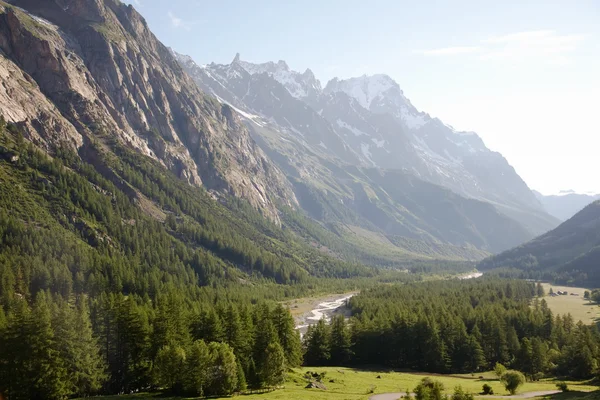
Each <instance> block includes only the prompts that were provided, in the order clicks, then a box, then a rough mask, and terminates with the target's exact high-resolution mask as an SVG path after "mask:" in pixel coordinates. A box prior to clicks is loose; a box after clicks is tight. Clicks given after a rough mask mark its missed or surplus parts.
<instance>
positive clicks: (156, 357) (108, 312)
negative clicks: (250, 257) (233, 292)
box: [0, 290, 302, 399]
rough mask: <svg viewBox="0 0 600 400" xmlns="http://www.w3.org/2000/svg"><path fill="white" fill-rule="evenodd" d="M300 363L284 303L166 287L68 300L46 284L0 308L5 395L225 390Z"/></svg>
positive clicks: (274, 381)
mask: <svg viewBox="0 0 600 400" xmlns="http://www.w3.org/2000/svg"><path fill="white" fill-rule="evenodd" d="M301 363H302V348H301V343H300V337H299V334H298V332H297V331H296V330H295V327H294V321H293V318H292V316H291V314H290V313H289V312H288V310H286V309H284V308H283V307H282V306H281V305H277V306H269V305H267V304H266V303H262V304H258V305H254V306H245V305H239V304H234V303H217V304H216V305H213V306H210V305H207V304H206V303H201V302H190V301H189V300H188V299H186V298H184V297H183V296H182V295H180V294H178V293H177V292H176V291H175V290H172V291H170V292H168V293H166V294H161V295H159V296H158V297H157V298H156V300H155V301H151V300H150V299H149V298H148V297H139V296H136V295H130V296H125V295H122V294H102V295H100V296H98V297H96V298H89V297H87V296H84V295H82V296H77V297H76V298H74V299H73V301H67V300H65V299H64V298H63V297H62V296H60V295H53V294H51V293H49V292H47V291H41V292H39V293H38V294H37V296H36V298H35V300H34V302H33V304H32V305H31V306H29V305H28V303H27V302H26V301H25V300H15V301H14V303H13V305H12V307H10V308H9V311H8V313H6V312H5V311H4V310H3V309H2V308H0V393H3V394H5V395H6V396H7V397H8V398H9V399H35V398H44V399H62V398H66V397H69V396H89V395H94V394H100V393H102V394H122V393H134V392H139V391H143V390H166V391H168V392H170V393H174V394H180V395H189V396H210V395H229V394H231V393H234V392H238V391H244V390H246V388H254V389H260V388H269V387H276V386H278V385H280V384H282V383H283V381H284V373H285V371H286V370H287V368H291V367H297V366H299V365H300V364H301Z"/></svg>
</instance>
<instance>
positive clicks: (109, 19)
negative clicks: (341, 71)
mask: <svg viewBox="0 0 600 400" xmlns="http://www.w3.org/2000/svg"><path fill="white" fill-rule="evenodd" d="M153 1H155V0H143V1H133V2H121V1H119V0H44V1H41V0H0V399H2V400H29V399H48V400H66V399H85V398H98V399H150V398H157V399H158V398H164V399H186V398H188V399H192V398H194V399H199V398H215V399H218V398H230V397H231V396H236V395H245V396H248V398H250V399H292V400H293V399H315V400H316V399H330V398H331V399H340V400H341V399H357V400H358V399H370V400H392V399H396V398H398V397H400V396H401V394H402V393H413V392H414V395H413V394H410V395H408V396H407V398H406V400H409V399H410V400H412V399H414V400H449V399H451V400H473V398H474V397H478V398H485V397H488V398H490V399H492V398H493V399H495V398H533V397H540V398H541V397H544V398H547V397H550V398H551V399H553V400H570V399H571V398H573V399H575V398H582V399H590V400H591V398H592V397H593V396H596V395H597V392H596V393H591V394H589V395H588V393H590V392H593V391H595V390H596V389H597V386H598V382H597V376H598V372H599V366H600V332H599V331H598V326H597V323H598V321H599V318H600V308H599V306H598V304H593V305H592V304H589V302H588V301H587V300H584V299H583V292H584V289H581V288H577V287H574V286H576V285H577V286H581V287H588V288H590V289H593V288H594V287H600V270H598V268H597V267H598V259H599V257H600V201H595V202H594V201H593V200H594V198H593V197H592V196H587V195H586V196H579V195H573V196H570V197H568V198H567V197H564V198H560V199H558V198H554V197H551V196H543V195H540V193H538V192H534V191H533V190H532V189H531V188H530V186H529V185H528V183H526V182H525V180H524V179H523V178H522V177H521V175H519V173H518V172H517V170H516V169H515V168H514V167H513V165H512V164H511V163H510V162H509V160H508V159H507V158H505V156H504V155H503V154H501V153H499V152H497V151H495V150H492V148H491V147H488V146H487V145H486V143H485V142H484V140H483V139H482V136H480V135H479V134H478V133H476V132H472V131H465V130H459V129H455V128H454V127H452V126H451V125H449V124H448V123H447V122H445V121H442V120H441V119H439V118H437V117H434V116H432V115H430V114H429V113H428V111H426V110H421V109H419V108H417V107H416V106H415V105H414V104H413V102H412V101H411V100H410V99H409V97H408V95H409V94H408V93H406V94H405V92H404V90H403V89H402V88H401V86H400V84H399V83H398V82H397V81H396V80H395V79H394V78H392V75H393V76H398V75H397V74H396V73H394V71H388V73H390V74H392V75H388V74H386V73H384V72H385V71H379V72H378V73H372V74H362V75H361V74H348V75H344V76H345V77H344V78H340V77H335V76H328V80H327V82H326V81H320V80H319V79H318V78H317V76H316V75H315V73H314V72H313V71H312V70H311V69H306V70H305V71H304V72H299V71H296V70H294V69H293V68H291V67H290V66H289V65H288V63H287V62H286V61H284V60H279V61H277V62H273V61H266V62H250V61H247V60H246V59H243V58H242V57H241V56H240V54H239V53H238V54H236V55H235V57H234V58H233V60H232V61H231V62H230V63H229V64H222V63H216V62H212V61H210V62H209V63H207V64H201V63H199V62H197V60H195V59H194V58H193V57H191V56H187V55H183V54H181V53H178V52H177V50H176V47H177V48H178V47H179V46H176V47H173V48H171V47H167V46H166V45H165V44H163V42H162V40H163V38H165V37H168V38H170V39H169V42H170V43H171V44H177V43H180V44H181V45H182V47H185V46H183V44H184V43H187V46H188V48H189V46H190V43H191V42H194V43H192V44H193V45H194V46H198V49H199V48H201V47H202V46H206V45H207V44H216V41H217V40H222V39H219V38H226V37H228V36H227V35H226V33H227V32H229V31H230V30H232V31H234V30H235V29H241V27H242V26H245V25H244V24H240V26H237V24H233V23H229V22H228V23H227V24H224V25H223V26H222V27H219V30H218V32H216V31H210V30H203V32H202V33H201V34H200V32H194V34H193V35H192V34H191V31H192V30H193V27H194V26H195V23H191V22H186V21H185V19H184V18H181V17H177V16H175V14H174V13H173V11H172V10H171V9H170V8H171V7H173V8H174V7H176V6H178V5H177V4H176V3H177V2H173V3H172V4H169V5H166V6H165V5H164V4H161V5H160V11H161V18H162V20H161V22H162V23H161V25H160V26H159V29H157V30H156V32H157V34H160V36H161V38H160V39H159V37H158V36H157V35H155V32H154V31H153V30H152V29H151V27H156V25H155V24H154V23H149V22H147V21H146V19H145V17H144V15H145V13H146V12H148V11H149V10H150V9H152V7H153V5H152V2H153ZM184 3H185V2H184ZM187 3H189V2H187ZM180 5H181V4H179V6H180ZM286 5H287V6H289V4H287V3H285V2H284V3H281V6H286ZM154 6H156V4H154ZM221 6H222V5H221V4H220V3H218V4H217V3H215V4H210V5H208V4H207V5H203V6H202V7H197V8H199V9H201V12H202V13H206V16H205V15H204V14H203V15H202V21H204V22H203V23H202V25H204V24H205V23H208V19H210V18H209V15H210V12H211V11H213V10H219V7H221ZM242 6H243V4H242V3H240V4H239V5H237V6H236V7H242ZM257 7H258V6H257ZM274 8H275V7H274ZM196 12H199V11H198V10H196V9H194V10H193V12H192V11H190V17H191V14H193V13H196ZM143 14H144V15H143ZM225 14H227V15H228V16H230V17H231V18H235V17H236V16H235V15H233V14H230V13H225ZM213 17H215V18H216V17H218V16H216V15H213ZM280 19H281V20H282V21H283V20H285V19H283V18H280V17H277V21H279V20H280ZM198 21H200V19H198ZM246 22H248V21H246ZM251 22H252V21H251ZM271 22H272V21H271ZM234 25H235V26H234ZM291 25H293V24H290V26H291ZM394 25H397V24H394ZM303 26H304V25H303ZM166 27H169V28H170V29H171V31H169V32H168V33H165V30H164V29H163V28H166ZM256 28H257V26H254V27H253V29H252V32H254V31H255V30H256ZM303 29H304V28H303ZM304 30H305V29H304ZM186 33H188V34H186ZM246 33H248V34H249V33H251V32H246ZM304 33H306V32H304V31H303V34H304ZM177 35H185V36H187V38H186V40H182V41H177V40H174V39H173V38H175V37H177ZM241 36H242V35H239V34H238V38H236V41H237V40H239V37H241ZM243 36H245V34H244V35H243ZM281 36H282V37H285V35H283V34H282V35H281ZM232 37H233V36H232ZM180 38H181V37H180ZM190 38H192V39H193V40H192V41H190V40H189V39H190ZM273 39H275V38H273ZM225 40H227V41H228V40H229V39H225ZM511 40H512V39H511ZM173 42H175V43H173ZM242 42H243V41H240V43H242ZM270 42H271V39H270V40H261V42H260V47H261V48H262V46H263V45H264V46H267V45H268V43H270ZM501 42H502V41H501ZM165 43H166V42H165ZM482 43H483V42H482ZM256 46H257V47H258V45H256ZM286 46H287V43H286ZM217 47H218V48H219V51H218V52H214V49H213V52H212V53H211V52H207V53H206V55H203V57H204V56H206V57H208V56H211V57H212V56H216V55H217V53H218V54H220V55H221V56H222V55H223V54H225V53H228V52H229V51H230V48H229V47H227V46H222V48H221V45H219V46H216V47H215V49H216V48H217ZM194 48H196V47H194ZM202 48H203V47H202ZM203 51H204V50H203ZM193 53H194V55H195V56H197V55H198V54H199V52H196V51H194V52H193ZM297 53H298V54H301V52H300V51H298V52H297ZM265 54H267V53H265ZM412 54H413V56H414V57H416V56H417V54H416V53H415V51H413V52H412ZM424 56H425V54H421V55H420V56H419V57H424ZM296 61H297V60H296ZM313 61H314V60H313ZM316 64H317V65H316V66H315V68H320V69H321V72H322V66H319V65H318V64H319V62H316ZM432 64H434V63H432ZM356 75H358V76H356ZM411 96H412V94H411ZM497 112H498V113H500V112H501V110H498V111H497ZM472 115H475V112H473V113H472ZM505 117H510V115H507V116H505ZM499 133H500V134H502V135H503V136H506V137H510V136H511V134H512V132H503V131H500V132H499ZM496 134H498V132H496ZM486 142H487V140H486ZM535 150H536V151H537V149H535ZM567 200H568V202H567ZM586 204H587V205H586ZM582 207H583V209H581V208H582ZM537 281H545V282H551V283H548V284H545V285H544V286H543V288H544V289H545V291H546V295H545V296H544V297H543V300H544V301H542V300H541V299H540V297H541V291H542V290H541V289H542V287H539V286H538V285H536V283H535V282H537ZM571 286H573V287H571ZM550 288H552V290H553V291H555V292H558V291H559V290H560V291H561V292H562V291H567V292H568V293H569V295H567V296H563V295H557V296H553V295H550ZM571 293H573V295H571ZM579 321H582V322H581V323H580V322H579ZM459 386H460V388H458V387H459ZM569 390H570V391H569ZM492 391H493V392H494V393H493V394H492V393H491V392H492ZM559 391H560V393H559ZM482 392H485V393H486V394H485V397H484V395H483V394H481V393H482Z"/></svg>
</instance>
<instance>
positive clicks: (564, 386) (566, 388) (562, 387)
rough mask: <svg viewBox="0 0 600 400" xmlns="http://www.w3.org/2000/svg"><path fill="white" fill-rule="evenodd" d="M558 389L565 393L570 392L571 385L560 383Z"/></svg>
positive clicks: (557, 385)
mask: <svg viewBox="0 0 600 400" xmlns="http://www.w3.org/2000/svg"><path fill="white" fill-rule="evenodd" d="M556 387H557V388H558V390H560V391H561V392H563V393H564V392H568V391H569V385H567V382H558V383H557V384H556Z"/></svg>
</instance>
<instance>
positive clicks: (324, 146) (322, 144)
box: [319, 142, 327, 149]
mask: <svg viewBox="0 0 600 400" xmlns="http://www.w3.org/2000/svg"><path fill="white" fill-rule="evenodd" d="M319 146H321V147H322V148H324V149H327V146H326V145H325V143H323V142H321V143H319Z"/></svg>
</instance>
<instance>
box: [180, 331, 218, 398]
mask: <svg viewBox="0 0 600 400" xmlns="http://www.w3.org/2000/svg"><path fill="white" fill-rule="evenodd" d="M210 357H211V356H210V351H209V349H208V346H207V345H206V343H205V342H204V341H203V340H196V341H195V342H194V343H193V344H192V345H191V347H190V349H189V351H188V354H187V358H186V360H185V369H184V371H183V378H182V379H183V387H184V391H185V393H186V394H188V395H190V396H204V392H205V390H206V389H207V387H208V386H209V383H210V382H209V373H208V372H209V365H210V363H211V358H210Z"/></svg>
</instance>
